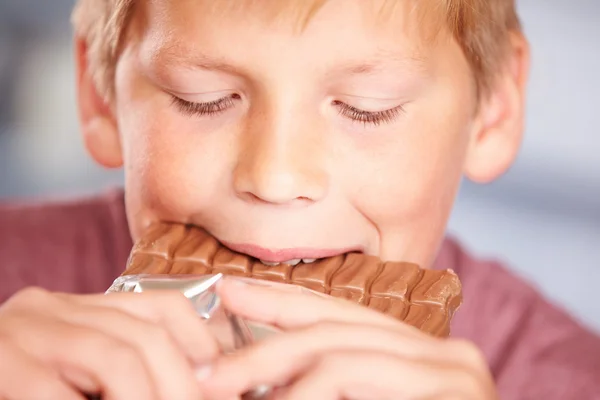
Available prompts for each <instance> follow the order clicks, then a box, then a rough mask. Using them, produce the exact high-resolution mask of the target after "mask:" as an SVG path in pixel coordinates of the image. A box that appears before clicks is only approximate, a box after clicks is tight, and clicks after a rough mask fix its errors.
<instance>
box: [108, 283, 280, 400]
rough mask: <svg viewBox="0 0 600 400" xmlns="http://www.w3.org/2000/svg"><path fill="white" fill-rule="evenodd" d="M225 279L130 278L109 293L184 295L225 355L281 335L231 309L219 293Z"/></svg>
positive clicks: (257, 392) (265, 394)
mask: <svg viewBox="0 0 600 400" xmlns="http://www.w3.org/2000/svg"><path fill="white" fill-rule="evenodd" d="M221 279H223V275H222V274H216V275H129V276H122V277H119V278H117V279H116V280H115V281H114V282H113V284H112V285H111V287H110V288H109V289H108V290H107V291H106V293H107V294H110V293H117V292H133V293H144V292H148V291H154V290H171V291H179V292H181V293H182V294H183V295H184V296H185V297H186V298H187V299H188V300H190V302H191V303H192V305H193V306H194V308H195V310H196V312H197V313H198V316H199V317H200V318H202V319H203V320H205V321H206V323H207V326H208V327H209V330H210V332H211V333H212V334H213V335H214V337H215V338H216V340H217V342H218V343H219V346H220V348H221V351H222V352H223V353H225V354H228V353H232V352H234V351H236V350H238V349H240V348H242V347H245V346H248V345H250V344H252V343H254V342H256V341H258V340H262V339H264V338H266V337H268V336H270V335H272V334H275V333H277V329H276V328H274V327H270V326H267V325H263V324H258V323H255V322H252V321H248V320H245V319H244V318H241V317H239V316H237V315H234V314H233V313H231V312H230V311H229V310H227V309H226V308H225V307H224V306H223V304H222V302H221V299H220V298H219V296H218V294H217V293H216V290H215V289H216V285H217V284H218V283H219V281H221ZM271 393H272V390H271V388H269V387H266V386H265V387H258V388H255V389H254V390H252V391H251V392H249V393H246V394H245V395H244V396H243V397H242V399H244V400H266V399H269V398H270V397H271V396H270V394H271Z"/></svg>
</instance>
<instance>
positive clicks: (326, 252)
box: [222, 242, 363, 263]
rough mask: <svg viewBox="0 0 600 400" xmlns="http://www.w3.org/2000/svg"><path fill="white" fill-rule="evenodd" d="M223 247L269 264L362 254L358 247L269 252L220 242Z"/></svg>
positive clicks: (294, 249)
mask: <svg viewBox="0 0 600 400" xmlns="http://www.w3.org/2000/svg"><path fill="white" fill-rule="evenodd" d="M222 243H223V245H225V246H227V247H229V248H230V249H231V250H233V251H235V252H238V253H243V254H246V255H248V256H250V257H254V258H257V259H259V260H261V261H265V262H270V263H282V262H284V261H290V260H300V259H317V258H327V257H333V256H337V255H340V254H345V253H350V252H363V249H361V248H360V247H358V246H354V247H347V248H338V249H315V248H302V247H300V248H289V249H277V250H270V249H266V248H264V247H260V246H258V245H255V244H246V243H243V244H236V243H228V242H222Z"/></svg>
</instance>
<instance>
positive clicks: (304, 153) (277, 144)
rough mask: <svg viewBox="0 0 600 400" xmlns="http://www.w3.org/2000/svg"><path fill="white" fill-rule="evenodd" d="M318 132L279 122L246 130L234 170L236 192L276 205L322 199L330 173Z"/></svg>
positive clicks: (244, 196) (312, 201) (308, 202)
mask: <svg viewBox="0 0 600 400" xmlns="http://www.w3.org/2000/svg"><path fill="white" fill-rule="evenodd" d="M294 124H295V125H297V121H295V123H294ZM318 136H319V135H318V134H315V133H314V132H312V133H309V132H301V131H299V129H298V128H294V127H292V128H291V129H284V128H283V127H281V126H280V127H279V128H278V129H277V128H271V129H268V128H267V129H265V128H264V126H263V128H262V129H260V131H258V130H253V131H250V132H245V133H244V139H243V141H242V142H243V145H242V146H241V148H240V150H239V156H238V162H237V165H236V168H235V170H234V180H233V181H234V186H235V191H236V193H237V195H238V196H239V197H241V198H242V199H244V200H246V201H259V202H263V203H269V204H276V205H308V204H311V203H314V202H318V201H320V200H322V199H323V198H324V197H325V196H326V194H327V190H328V185H329V177H328V174H327V172H326V168H325V162H326V160H325V159H324V156H325V155H326V151H325V149H324V146H323V142H322V140H320V138H319V137H318Z"/></svg>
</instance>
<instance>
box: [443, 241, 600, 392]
mask: <svg viewBox="0 0 600 400" xmlns="http://www.w3.org/2000/svg"><path fill="white" fill-rule="evenodd" d="M437 264H438V266H439V267H444V268H452V269H454V270H455V271H456V272H457V274H458V275H459V277H460V278H461V282H462V283H463V295H464V302H463V305H462V306H461V308H460V309H459V311H458V312H457V314H456V317H455V319H454V320H453V327H452V328H453V331H452V332H453V336H456V337H461V338H465V339H467V340H470V341H472V342H474V343H475V344H476V345H477V346H478V347H479V348H480V349H481V350H482V351H483V353H484V355H485V357H486V359H487V360H488V362H489V365H490V367H491V369H492V373H493V375H494V377H495V379H496V383H497V385H498V390H499V392H500V397H501V398H502V399H508V400H510V399H548V400H554V399H556V400H558V399H561V400H562V399H581V400H588V399H589V400H592V399H600V337H599V336H597V335H596V334H595V333H593V332H592V331H591V330H589V329H587V328H586V327H584V326H583V325H582V324H581V323H580V322H579V321H577V320H575V319H574V318H573V317H571V316H570V315H569V314H568V313H567V312H565V311H564V310H563V309H561V308H560V307H558V306H557V305H555V304H553V303H552V302H551V301H549V300H548V299H546V298H544V296H543V295H542V294H541V293H540V292H539V291H538V290H537V289H536V288H535V287H534V286H533V285H532V284H530V283H528V282H526V281H525V280H524V279H522V278H520V277H518V276H517V275H516V274H514V273H513V272H511V271H510V270H509V269H507V268H506V267H504V266H503V265H501V264H500V263H499V262H497V261H493V260H481V259H477V258H475V257H473V256H472V255H470V254H468V253H467V252H466V251H465V250H464V249H463V248H462V247H461V246H460V244H459V243H458V242H457V241H455V240H453V239H448V240H446V242H445V243H444V245H443V246H442V249H441V251H440V255H439V258H438V263H437Z"/></svg>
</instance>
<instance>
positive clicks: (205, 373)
mask: <svg viewBox="0 0 600 400" xmlns="http://www.w3.org/2000/svg"><path fill="white" fill-rule="evenodd" d="M211 374H212V367H211V366H210V365H203V366H201V367H199V368H197V369H196V379H197V380H198V381H199V382H202V381H205V380H207V379H208V378H209V377H210V375H211Z"/></svg>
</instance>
